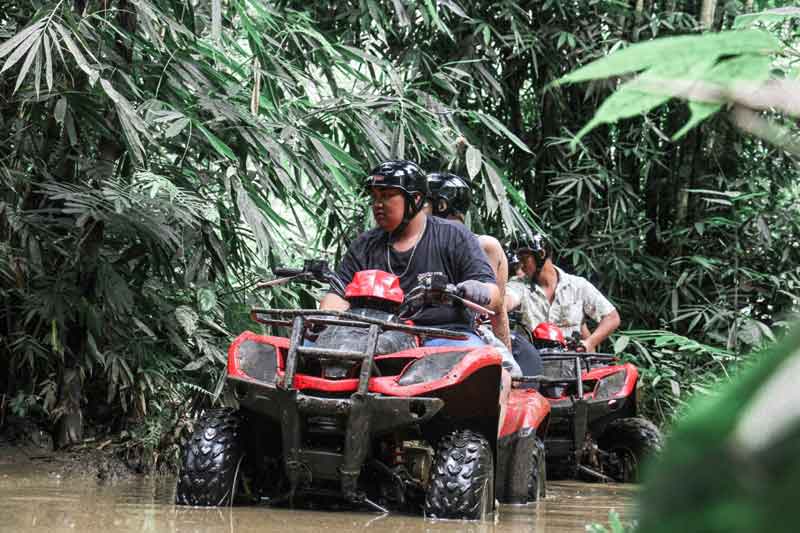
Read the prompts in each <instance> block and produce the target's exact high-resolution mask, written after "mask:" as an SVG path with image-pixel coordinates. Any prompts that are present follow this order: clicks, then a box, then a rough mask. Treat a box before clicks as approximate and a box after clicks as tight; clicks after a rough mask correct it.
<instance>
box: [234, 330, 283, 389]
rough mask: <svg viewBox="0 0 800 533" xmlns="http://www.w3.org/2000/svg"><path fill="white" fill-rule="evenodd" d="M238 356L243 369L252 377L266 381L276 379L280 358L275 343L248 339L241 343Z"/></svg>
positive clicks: (240, 366) (269, 381)
mask: <svg viewBox="0 0 800 533" xmlns="http://www.w3.org/2000/svg"><path fill="white" fill-rule="evenodd" d="M236 357H237V358H238V360H239V361H238V362H239V368H240V369H241V371H242V372H244V373H245V374H247V375H248V376H250V377H251V378H253V379H257V380H259V381H264V382H266V383H272V382H274V381H275V371H276V369H277V367H278V358H277V356H276V354H275V347H274V346H273V345H271V344H266V343H263V342H256V341H255V340H252V339H248V340H246V341H244V342H243V343H242V344H240V345H239V349H238V351H237V353H236Z"/></svg>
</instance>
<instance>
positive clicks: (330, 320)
mask: <svg viewBox="0 0 800 533" xmlns="http://www.w3.org/2000/svg"><path fill="white" fill-rule="evenodd" d="M250 316H251V318H252V319H253V320H255V321H256V322H260V323H261V324H267V325H271V326H284V327H289V326H291V327H292V334H291V336H290V337H289V353H288V354H287V356H286V366H285V370H284V377H283V383H282V384H279V386H281V387H282V388H284V389H286V390H292V389H293V388H294V386H293V384H294V375H295V371H296V369H297V359H298V357H299V356H310V357H318V358H321V357H325V358H330V359H342V360H347V361H359V360H360V361H361V369H360V371H359V378H358V389H357V393H358V394H361V395H364V394H366V393H367V390H368V387H369V378H370V375H371V374H372V368H373V362H374V359H375V350H376V348H377V345H378V335H379V334H380V333H381V331H392V330H393V331H402V332H405V333H410V334H413V335H419V336H424V337H435V338H444V339H454V340H465V339H467V336H466V335H464V334H463V333H457V332H454V331H448V330H446V329H439V328H427V327H421V326H409V325H408V324H400V323H397V322H390V321H388V320H380V319H377V318H371V317H365V316H361V315H356V314H354V313H348V312H347V311H329V310H319V309H253V310H252V311H251V312H250ZM289 318H291V320H289ZM318 324H319V325H330V326H345V327H353V328H369V333H368V335H367V343H366V348H365V350H364V351H355V350H337V349H333V348H317V347H312V346H303V345H302V344H303V339H304V338H305V333H306V329H308V327H309V326H313V325H318Z"/></svg>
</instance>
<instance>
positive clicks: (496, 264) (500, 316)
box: [424, 172, 542, 376]
mask: <svg viewBox="0 0 800 533" xmlns="http://www.w3.org/2000/svg"><path fill="white" fill-rule="evenodd" d="M471 204H472V192H471V190H470V186H469V183H468V182H467V180H465V179H464V178H462V177H461V176H457V175H455V174H451V173H449V172H434V173H431V174H429V175H428V202H427V204H426V206H425V208H424V209H425V210H426V211H428V212H430V213H431V214H433V215H434V216H437V217H441V218H445V219H448V220H453V221H457V222H460V223H462V224H463V223H464V218H465V216H466V213H467V211H468V210H469V208H470V205H471ZM478 242H479V243H480V245H481V249H482V250H483V252H484V253H485V254H486V257H487V259H488V260H489V266H491V267H492V270H493V271H494V275H495V277H496V279H497V286H498V288H499V290H500V295H501V296H503V295H504V292H505V285H506V282H507V281H508V261H507V259H506V255H505V252H504V251H503V247H502V246H501V245H500V242H499V241H498V240H497V239H495V238H494V237H492V236H490V235H478ZM499 303H500V305H497V306H496V307H494V308H493V309H492V310H493V311H494V312H495V314H494V316H493V317H492V332H491V333H492V334H494V336H496V337H497V339H499V341H500V342H502V343H503V345H505V346H506V348H508V349H509V350H511V352H512V354H513V356H514V358H515V359H516V362H517V363H518V364H519V366H520V370H521V372H522V373H523V374H524V375H529V376H530V375H538V374H541V373H542V362H541V358H540V357H539V354H538V352H537V351H536V348H534V347H533V345H532V344H531V343H530V342H528V341H527V339H525V338H524V337H522V336H517V335H512V334H511V332H510V331H509V326H508V314H507V313H506V308H505V303H504V301H503V300H501V301H500V302H499Z"/></svg>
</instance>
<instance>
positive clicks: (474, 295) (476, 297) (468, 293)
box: [456, 279, 492, 305]
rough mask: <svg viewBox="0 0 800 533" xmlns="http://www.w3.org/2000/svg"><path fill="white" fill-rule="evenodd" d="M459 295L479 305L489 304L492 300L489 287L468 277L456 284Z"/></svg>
mask: <svg viewBox="0 0 800 533" xmlns="http://www.w3.org/2000/svg"><path fill="white" fill-rule="evenodd" d="M456 288H457V289H458V295H459V296H461V297H462V298H464V299H465V300H469V301H471V302H474V303H476V304H478V305H488V304H490V303H491V302H492V295H491V293H490V292H489V287H487V286H486V285H484V284H483V283H481V282H480V281H478V280H475V279H468V280H467V281H462V282H461V283H459V284H458V285H456Z"/></svg>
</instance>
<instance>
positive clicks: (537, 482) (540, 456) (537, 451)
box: [528, 437, 547, 502]
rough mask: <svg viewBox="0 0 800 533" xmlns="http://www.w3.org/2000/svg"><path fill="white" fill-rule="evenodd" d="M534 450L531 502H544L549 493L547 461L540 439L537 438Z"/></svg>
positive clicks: (529, 499)
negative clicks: (547, 488)
mask: <svg viewBox="0 0 800 533" xmlns="http://www.w3.org/2000/svg"><path fill="white" fill-rule="evenodd" d="M533 450H534V452H533V465H532V468H531V477H530V479H529V480H528V501H529V502H537V501H539V500H543V499H544V497H545V495H546V493H547V490H546V487H547V461H546V460H545V448H544V442H542V439H540V438H539V437H536V443H535V444H534V447H533Z"/></svg>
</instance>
